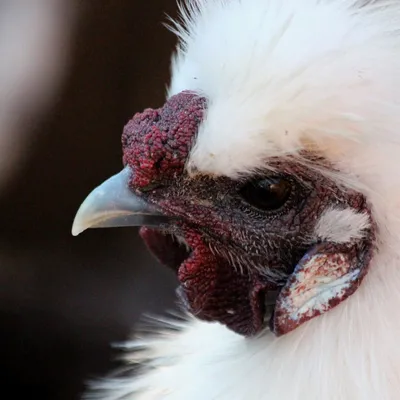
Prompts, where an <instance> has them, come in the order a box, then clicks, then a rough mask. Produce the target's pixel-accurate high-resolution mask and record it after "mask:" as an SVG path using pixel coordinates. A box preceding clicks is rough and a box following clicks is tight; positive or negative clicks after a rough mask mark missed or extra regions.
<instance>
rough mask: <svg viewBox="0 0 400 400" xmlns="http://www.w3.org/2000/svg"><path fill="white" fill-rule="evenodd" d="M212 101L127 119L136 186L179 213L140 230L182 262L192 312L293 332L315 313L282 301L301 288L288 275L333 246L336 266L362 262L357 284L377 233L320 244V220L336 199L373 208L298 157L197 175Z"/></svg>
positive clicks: (162, 256)
mask: <svg viewBox="0 0 400 400" xmlns="http://www.w3.org/2000/svg"><path fill="white" fill-rule="evenodd" d="M205 107H206V102H205V100H204V99H202V98H199V97H197V96H196V95H194V94H192V93H187V92H186V93H185V92H184V93H181V94H179V95H177V96H175V97H174V98H172V99H171V100H170V101H169V102H167V104H166V105H165V106H164V107H163V108H162V109H159V110H146V111H145V112H144V113H143V114H137V115H136V116H135V117H134V118H133V120H131V121H130V122H129V123H128V125H127V126H126V127H125V130H124V135H123V147H124V162H125V164H127V165H129V166H130V167H131V169H132V178H131V182H130V187H131V189H132V191H134V192H135V193H136V194H138V195H139V196H140V197H142V198H144V199H146V200H147V201H148V202H150V203H152V204H154V205H156V206H157V207H158V208H160V209H161V210H162V211H163V212H164V213H165V214H166V215H168V216H170V217H172V218H173V219H172V220H171V223H170V224H169V225H167V226H164V227H162V228H161V229H159V230H154V229H149V228H146V227H143V228H142V229H141V236H142V237H143V239H144V240H145V242H146V244H147V246H148V247H149V249H150V250H151V251H152V252H153V254H154V255H155V256H156V257H157V258H158V259H159V260H160V261H161V262H162V263H163V264H165V265H167V266H169V267H171V268H173V269H174V270H175V271H176V273H177V275H178V279H179V281H180V283H181V286H180V288H179V289H178V293H179V297H180V299H181V301H182V304H183V305H184V306H185V307H186V309H187V310H188V311H189V312H191V313H192V314H193V315H195V316H196V317H198V318H200V319H203V320H206V321H218V322H220V323H222V324H224V325H226V326H227V327H228V328H230V329H232V330H233V331H235V332H237V333H239V334H242V335H245V336H251V335H254V334H257V333H259V332H260V331H261V330H262V329H263V328H264V327H265V326H267V325H268V323H269V325H270V327H271V329H272V330H273V331H274V332H275V333H276V334H284V333H286V332H288V331H290V330H292V329H295V328H296V327H297V326H298V325H299V324H301V323H303V322H305V321H306V320H307V319H310V318H305V319H301V318H300V319H301V320H300V319H299V320H296V321H294V322H293V321H292V320H290V318H288V317H287V315H285V310H284V308H283V307H282V304H283V303H284V304H286V303H287V301H286V300H287V299H290V296H292V295H293V293H294V290H292V286H290V285H289V284H288V282H289V281H290V280H289V277H291V281H292V282H293V280H295V279H296V276H299V275H296V274H293V272H294V270H295V267H296V265H298V264H299V262H300V261H301V260H302V259H303V257H304V256H305V255H307V252H308V251H309V250H310V249H312V248H313V247H315V246H317V245H319V246H320V247H319V249H321V248H324V249H329V251H328V250H327V251H328V253H329V255H328V256H327V260H328V261H329V262H331V264H330V265H332V263H333V264H334V263H336V261H335V259H334V258H333V257H334V256H335V253H336V251H340V252H342V253H344V254H350V255H351V256H349V257H348V259H349V261H348V264H349V265H345V267H346V268H347V269H345V270H346V271H352V270H356V269H357V280H356V281H355V283H354V284H357V285H358V284H359V282H360V281H361V279H362V277H363V276H364V275H365V271H366V267H367V265H368V263H369V259H370V248H371V241H372V233H371V232H370V235H367V236H368V239H366V240H361V241H360V242H357V243H349V244H347V245H341V246H336V247H335V245H333V244H322V245H323V246H325V245H327V247H326V246H325V247H323V246H322V247H321V243H320V239H319V238H318V237H316V234H315V226H316V224H317V222H318V220H319V218H320V217H321V215H322V214H323V212H324V211H325V210H327V209H329V208H331V207H334V208H336V209H345V208H351V209H353V210H356V211H358V212H363V211H366V212H369V211H368V207H367V205H366V202H365V199H364V198H363V196H361V195H360V194H358V193H356V192H352V191H349V190H346V191H343V190H341V189H340V188H338V186H337V185H336V184H334V183H333V182H332V181H331V180H329V179H328V178H326V177H325V176H324V175H322V174H320V173H318V172H316V171H314V170H311V169H310V168H308V167H305V166H304V165H303V164H299V163H297V162H296V161H295V160H294V159H290V158H286V159H274V160H269V163H268V164H269V167H272V168H273V172H271V170H270V172H263V173H259V174H257V175H254V176H252V177H249V178H246V179H241V180H232V179H229V178H226V177H210V176H205V175H201V174H198V175H196V176H192V177H190V176H188V174H187V173H186V172H185V169H184V166H185V162H186V161H187V157H188V155H189V152H190V149H191V146H192V144H193V141H194V140H195V134H196V132H197V127H198V125H199V123H200V122H201V119H202V116H203V113H204V109H205ZM304 156H305V158H308V161H312V162H318V163H323V160H318V159H315V158H314V159H313V157H314V156H313V155H307V154H305V155H304ZM176 238H180V239H179V241H181V242H182V241H184V242H185V243H186V245H185V244H179V241H178V240H177V239H176ZM319 251H321V250H319ZM324 251H325V250H324ZM328 253H327V254H328ZM325 255H326V254H325V253H324V256H325ZM307 260H308V259H307ZM302 262H303V261H302ZM300 264H301V263H300ZM301 265H302V264H301ZM304 265H306V266H307V267H308V265H307V264H306V263H305V264H304ZM326 265H328V264H326ZM335 265H336V264H335ZM298 268H300V267H298ZM327 274H329V271H328V272H327ZM293 277H294V278H293ZM285 285H286V286H285ZM353 287H354V285H353V286H352V288H353ZM282 289H284V290H282ZM354 290H355V289H354ZM354 290H352V289H351V290H350V289H348V290H347V292H346V293H347V294H346V293H345V294H343V296H342V297H341V298H340V299H339V301H337V302H336V303H338V302H340V301H342V300H343V299H344V298H346V297H347V296H348V295H350V294H351V293H352V292H353V291H354ZM283 294H284V295H283ZM283 296H284V297H283ZM334 303H335V302H334V301H332V302H331V303H330V304H331V306H332V307H333V306H335V305H336V304H334ZM276 310H277V311H278V313H277V315H276V316H275V311H276ZM319 313H321V312H320V311H316V312H315V313H314V314H315V315H313V316H316V315H318V314H319Z"/></svg>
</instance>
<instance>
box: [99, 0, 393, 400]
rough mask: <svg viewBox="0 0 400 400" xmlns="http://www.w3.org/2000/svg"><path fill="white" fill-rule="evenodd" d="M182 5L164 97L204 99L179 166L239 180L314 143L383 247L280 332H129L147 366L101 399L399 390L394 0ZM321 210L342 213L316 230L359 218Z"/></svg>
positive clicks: (331, 398) (241, 399) (200, 326)
mask: <svg viewBox="0 0 400 400" xmlns="http://www.w3.org/2000/svg"><path fill="white" fill-rule="evenodd" d="M181 11H182V25H179V24H176V25H175V26H174V30H175V31H176V33H177V34H178V36H179V37H180V40H181V42H180V46H179V48H178V52H177V55H176V57H175V59H174V61H173V68H172V72H173V74H172V82H171V86H170V91H169V95H173V94H176V93H178V92H180V91H182V90H193V91H197V92H199V93H201V94H202V95H204V96H206V98H207V99H208V109H207V114H206V118H205V120H204V121H203V123H202V125H201V128H200V130H199V133H198V137H197V141H196V144H195V146H194V148H193V151H192V153H191V157H190V162H189V164H188V168H194V169H197V170H199V171H200V172H202V173H209V174H217V175H227V176H231V177H237V176H239V175H241V174H246V173H249V172H252V171H254V170H255V169H259V168H264V166H265V165H266V164H267V163H268V159H269V158H270V157H273V156H277V155H282V154H293V153H294V154H296V153H297V152H298V151H299V150H301V149H304V148H305V149H307V148H310V146H311V148H312V149H314V150H316V151H318V152H319V154H321V155H324V156H325V157H327V158H328V159H329V160H330V161H331V162H332V163H333V164H334V165H335V167H336V168H337V170H338V171H339V174H340V175H343V176H345V177H346V178H347V183H349V184H351V185H353V186H357V187H358V188H360V190H361V191H362V192H363V193H364V194H365V195H366V196H367V199H368V201H369V203H370V204H371V207H372V212H373V216H374V220H375V222H376V223H377V225H378V251H377V253H376V254H375V256H374V258H373V260H372V262H371V266H370V272H369V273H368V275H367V277H366V278H365V280H364V281H363V284H362V285H361V286H360V288H359V289H358V290H357V291H356V292H355V293H354V294H353V295H352V296H351V298H349V299H348V300H347V301H345V302H343V303H341V304H340V305H339V306H337V307H336V308H334V309H332V310H331V311H329V312H327V313H325V314H323V315H322V316H320V317H317V318H314V319H313V320H311V321H309V322H307V323H305V324H303V325H302V326H300V327H299V328H297V329H296V330H294V331H293V332H291V333H289V334H287V335H284V336H282V337H279V338H276V337H275V336H273V335H272V334H270V333H268V332H267V333H264V334H262V335H260V336H259V337H256V338H252V339H244V338H242V337H240V336H238V335H236V334H234V333H232V332H230V331H229V330H227V329H226V328H225V327H223V326H221V325H219V324H208V323H205V322H200V321H194V320H189V321H188V322H186V323H182V324H181V326H180V328H181V331H175V332H167V331H166V332H161V333H160V334H159V335H155V336H150V337H146V338H145V339H143V340H142V341H138V340H137V341H135V342H133V344H132V349H138V348H139V349H141V350H142V351H138V352H135V353H134V354H133V355H130V356H129V360H130V362H133V363H135V362H139V363H142V364H144V365H145V366H146V365H147V369H146V370H145V372H144V373H143V374H142V375H141V376H140V377H138V378H136V379H135V378H132V379H128V380H126V381H124V382H121V381H119V382H113V381H109V382H105V383H104V385H102V388H103V389H108V390H106V391H105V392H103V393H102V395H101V396H100V397H101V398H103V399H108V400H115V399H119V398H122V397H123V398H124V399H129V400H131V399H132V400H133V399H135V400H155V399H164V400H189V399H190V400H212V399H215V400H278V399H279V400H281V399H282V400H306V399H307V400H378V399H379V400H397V399H399V398H400V346H399V339H398V338H399V336H400V317H399V313H400V265H399V263H400V33H399V28H400V1H399V0H393V1H384V0H376V1H373V0H370V1H368V0H364V1H356V0H330V1H329V0H197V1H195V0H190V1H189V2H188V4H187V5H186V7H183V6H182V8H181ZM339 217H340V218H339ZM324 218H325V219H326V221H328V222H329V221H330V222H332V221H333V220H334V219H336V220H337V219H338V218H339V219H340V221H339V222H340V223H339V225H338V226H337V227H336V230H335V229H333V228H332V229H331V230H327V229H323V228H321V227H320V231H319V234H320V235H322V236H324V237H330V238H333V239H335V238H336V240H339V236H340V235H341V234H342V233H343V231H346V230H347V226H349V228H348V232H347V234H348V235H349V237H350V236H351V237H353V236H355V237H357V235H361V234H362V229H363V227H365V224H366V221H365V220H364V218H363V216H362V215H356V214H354V215H353V214H343V215H342V214H341V215H338V214H335V212H332V211H331V212H330V213H329V214H326V215H325V216H324ZM336 222H337V221H336ZM355 225H357V226H358V227H359V230H357V229H356V227H355Z"/></svg>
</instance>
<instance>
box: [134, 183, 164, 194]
mask: <svg viewBox="0 0 400 400" xmlns="http://www.w3.org/2000/svg"><path fill="white" fill-rule="evenodd" d="M162 187H164V185H163V184H162V183H161V182H151V183H150V184H148V185H146V186H143V187H141V188H140V191H141V192H142V193H147V192H151V191H152V190H156V189H161V188H162Z"/></svg>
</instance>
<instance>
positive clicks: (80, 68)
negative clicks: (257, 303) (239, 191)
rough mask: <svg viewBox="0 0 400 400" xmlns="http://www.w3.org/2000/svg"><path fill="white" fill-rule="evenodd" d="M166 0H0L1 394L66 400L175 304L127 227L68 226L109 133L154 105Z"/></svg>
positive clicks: (98, 174) (170, 6)
mask: <svg viewBox="0 0 400 400" xmlns="http://www.w3.org/2000/svg"><path fill="white" fill-rule="evenodd" d="M165 14H168V15H171V16H175V15H176V5H175V0H151V1H149V2H145V1H143V0H0V209H1V225H0V226H1V227H0V317H1V319H0V321H1V330H0V340H1V344H2V346H1V358H0V360H1V384H2V390H3V393H4V392H6V393H7V391H8V390H10V393H12V394H11V395H8V396H6V398H12V399H19V398H21V399H22V398H26V396H27V395H29V398H32V397H34V396H38V398H40V399H41V400H45V399H52V400H59V399H60V400H64V399H65V400H75V399H79V398H80V395H81V393H82V391H83V390H84V388H85V380H87V379H91V378H93V377H99V376H101V375H103V374H105V373H107V372H108V371H110V370H111V369H112V368H113V367H114V366H115V365H116V362H115V360H114V358H115V356H117V353H116V351H114V350H113V349H112V348H111V344H112V343H113V342H119V341H122V340H125V339H127V338H128V337H129V334H130V332H131V331H132V329H133V328H134V326H135V324H136V323H137V321H138V319H139V318H140V315H141V314H142V313H144V312H152V313H154V312H161V311H163V310H164V309H167V308H171V307H172V306H173V303H174V287H175V278H174V277H173V276H172V274H171V273H170V272H169V271H167V270H166V269H165V270H164V269H163V268H162V267H160V266H159V265H157V264H156V262H155V261H154V260H153V259H152V258H151V257H150V256H149V255H148V254H147V252H146V250H145V249H144V246H143V245H142V243H141V242H140V240H139V239H138V237H137V231H136V230H135V229H115V230H91V231H87V232H85V233H84V234H82V235H81V236H78V237H77V238H73V237H72V236H71V233H70V231H71V224H72V220H73V218H74V215H75V212H76V211H77V209H78V207H79V205H80V203H81V201H82V200H83V199H84V198H85V196H86V195H87V194H88V193H89V191H91V190H92V189H93V188H94V187H95V186H96V185H98V184H99V183H101V182H102V181H103V180H104V179H105V178H107V177H108V176H110V175H112V174H114V173H116V172H118V171H119V170H120V169H121V166H122V164H121V146H120V135H121V132H122V128H123V126H124V124H125V123H126V122H127V121H128V120H129V119H130V118H131V116H132V115H133V114H134V113H135V112H136V111H141V110H142V109H143V108H145V107H159V106H160V105H161V104H162V103H163V100H164V96H165V87H166V84H167V83H168V81H169V59H170V54H171V52H172V50H173V48H174V46H175V42H176V40H175V37H174V36H173V35H172V34H171V33H169V32H168V31H167V29H165V28H164V27H163V26H162V23H163V22H165V21H166V16H165Z"/></svg>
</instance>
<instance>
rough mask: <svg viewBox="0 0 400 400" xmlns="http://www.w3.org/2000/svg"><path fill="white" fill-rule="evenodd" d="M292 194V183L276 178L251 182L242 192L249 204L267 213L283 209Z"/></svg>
mask: <svg viewBox="0 0 400 400" xmlns="http://www.w3.org/2000/svg"><path fill="white" fill-rule="evenodd" d="M290 192H291V185H290V183H289V182H288V181H287V180H285V179H282V178H276V177H273V178H267V179H260V180H256V181H251V182H249V183H248V184H246V185H245V186H244V187H243V188H242V189H241V190H240V194H241V196H242V198H243V199H244V200H245V201H246V202H247V203H249V204H250V205H252V206H254V207H256V208H259V209H262V210H266V211H268V210H277V209H279V208H281V207H282V206H283V205H284V204H285V203H286V201H287V199H288V198H289V195H290Z"/></svg>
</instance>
